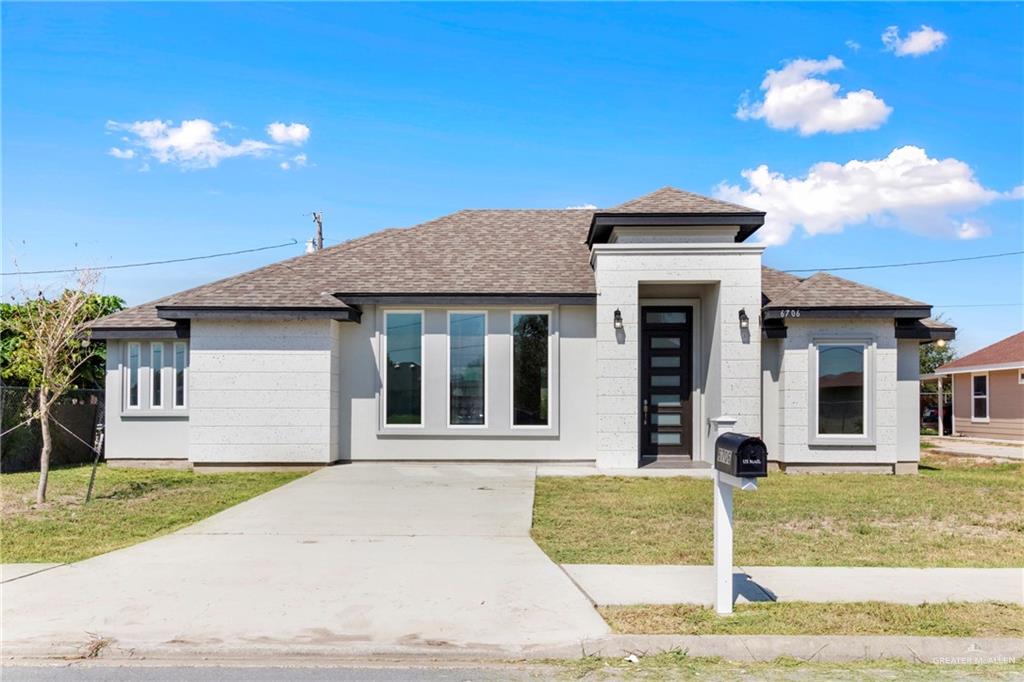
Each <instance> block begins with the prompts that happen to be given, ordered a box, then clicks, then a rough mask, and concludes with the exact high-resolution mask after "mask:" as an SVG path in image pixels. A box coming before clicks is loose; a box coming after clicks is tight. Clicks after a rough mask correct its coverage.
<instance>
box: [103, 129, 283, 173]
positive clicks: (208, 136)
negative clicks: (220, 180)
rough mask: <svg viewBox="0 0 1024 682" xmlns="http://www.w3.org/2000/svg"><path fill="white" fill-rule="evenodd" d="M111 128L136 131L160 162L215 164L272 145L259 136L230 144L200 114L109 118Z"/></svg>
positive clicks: (261, 151) (192, 165)
mask: <svg viewBox="0 0 1024 682" xmlns="http://www.w3.org/2000/svg"><path fill="white" fill-rule="evenodd" d="M107 128H108V129H109V130H123V131H126V132H129V133H132V134H134V135H135V137H134V138H133V139H132V144H134V145H135V146H136V147H138V148H140V149H141V150H143V151H144V152H145V153H147V154H148V155H149V156H150V157H152V158H154V159H156V160H157V161H159V162H160V163H173V164H176V165H178V166H180V167H181V168H185V169H196V168H213V167H215V166H217V165H218V164H219V163H220V162H221V161H223V160H224V159H229V158H233V157H237V156H259V155H261V154H264V153H265V152H267V151H268V150H270V149H271V145H269V144H267V143H266V142H260V141H259V140H249V139H243V140H242V141H241V142H239V143H237V144H230V143H228V142H226V141H224V140H223V139H220V138H218V137H217V132H218V130H219V128H218V126H216V125H214V124H213V123H211V122H210V121H207V120H205V119H201V118H197V119H192V120H189V121H182V122H181V125H179V126H175V125H174V121H161V120H159V119H153V120H151V121H135V122H133V123H118V122H117V121H107Z"/></svg>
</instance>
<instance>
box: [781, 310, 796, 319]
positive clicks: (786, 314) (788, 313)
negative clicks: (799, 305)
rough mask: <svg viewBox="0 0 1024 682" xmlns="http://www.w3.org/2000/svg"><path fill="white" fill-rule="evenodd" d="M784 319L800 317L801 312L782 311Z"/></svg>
mask: <svg viewBox="0 0 1024 682" xmlns="http://www.w3.org/2000/svg"><path fill="white" fill-rule="evenodd" d="M782 317H783V318H786V317H800V311H799V310H788V309H787V310H783V311H782Z"/></svg>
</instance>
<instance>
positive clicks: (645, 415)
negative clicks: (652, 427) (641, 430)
mask: <svg viewBox="0 0 1024 682" xmlns="http://www.w3.org/2000/svg"><path fill="white" fill-rule="evenodd" d="M644 426H647V400H646V399H645V400H644Z"/></svg>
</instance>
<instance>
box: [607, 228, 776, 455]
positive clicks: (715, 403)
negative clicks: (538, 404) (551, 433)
mask: <svg viewBox="0 0 1024 682" xmlns="http://www.w3.org/2000/svg"><path fill="white" fill-rule="evenodd" d="M762 251H763V247H761V246H757V245H747V244H658V245H651V244H624V243H619V244H597V245H595V246H594V248H593V258H594V260H593V262H594V272H595V278H596V282H597V289H598V300H597V321H598V324H597V326H596V328H597V450H598V465H599V466H602V467H608V468H635V467H636V466H637V463H638V452H639V416H638V415H639V409H640V406H639V376H638V363H639V353H640V348H639V343H638V335H639V326H638V320H639V306H638V302H639V299H640V288H641V285H642V284H643V285H648V284H650V285H656V284H685V283H693V284H703V285H705V287H704V289H705V291H706V293H705V295H704V296H702V298H701V308H702V319H701V321H702V324H703V329H702V333H701V337H702V349H701V353H702V354H703V355H704V356H705V357H706V365H705V367H706V371H705V376H704V377H703V385H704V398H703V402H704V405H703V415H704V417H705V421H704V422H703V423H702V424H701V425H700V426H701V429H702V432H703V435H702V443H703V448H702V451H701V452H694V453H693V454H694V459H697V460H699V459H705V460H706V459H708V456H709V455H708V453H710V452H712V448H713V444H714V439H715V434H713V433H712V432H711V430H710V429H709V428H708V425H707V421H706V419H710V418H714V417H718V416H722V415H730V416H733V417H735V418H737V420H738V421H737V423H736V427H735V428H736V429H737V430H738V431H741V432H744V433H749V434H753V435H757V434H760V432H761V401H760V394H761V330H760V327H759V321H758V313H759V311H760V309H761V253H762ZM616 309H619V310H621V311H622V318H623V329H622V330H621V331H620V332H618V333H617V332H616V330H615V329H614V328H613V327H612V324H611V321H612V317H613V314H614V311H615V310H616ZM741 309H745V310H746V312H747V314H748V317H749V320H750V326H749V329H747V330H741V329H740V326H739V311H740V310H741ZM694 409H700V407H699V406H696V405H695V406H694Z"/></svg>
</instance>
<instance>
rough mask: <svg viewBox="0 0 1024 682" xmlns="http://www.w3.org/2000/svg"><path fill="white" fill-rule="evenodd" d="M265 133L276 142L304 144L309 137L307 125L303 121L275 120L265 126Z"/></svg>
mask: <svg viewBox="0 0 1024 682" xmlns="http://www.w3.org/2000/svg"><path fill="white" fill-rule="evenodd" d="M267 135H270V139H272V140H273V141H274V142H277V143H278V144H294V145H300V144H304V143H305V142H306V140H308V139H309V126H307V125H305V124H303V123H280V122H275V123H271V124H270V125H268V126H267Z"/></svg>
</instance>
